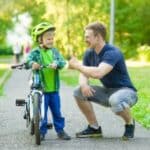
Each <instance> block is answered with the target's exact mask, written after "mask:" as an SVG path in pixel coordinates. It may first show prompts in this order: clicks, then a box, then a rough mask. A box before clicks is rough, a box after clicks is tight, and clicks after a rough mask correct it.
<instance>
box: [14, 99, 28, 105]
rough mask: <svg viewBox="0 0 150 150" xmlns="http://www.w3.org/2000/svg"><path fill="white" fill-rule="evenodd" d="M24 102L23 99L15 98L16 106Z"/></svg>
mask: <svg viewBox="0 0 150 150" xmlns="http://www.w3.org/2000/svg"><path fill="white" fill-rule="evenodd" d="M25 103H26V102H25V100H24V99H16V106H24V105H25Z"/></svg>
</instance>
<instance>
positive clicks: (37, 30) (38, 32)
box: [31, 22, 55, 42]
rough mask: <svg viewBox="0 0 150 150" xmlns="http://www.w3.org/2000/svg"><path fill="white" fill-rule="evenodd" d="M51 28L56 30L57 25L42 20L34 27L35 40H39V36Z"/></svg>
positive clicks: (33, 36)
mask: <svg viewBox="0 0 150 150" xmlns="http://www.w3.org/2000/svg"><path fill="white" fill-rule="evenodd" d="M49 29H52V30H55V27H54V26H53V25H52V24H50V23H48V22H42V23H40V24H38V25H36V26H35V27H33V29H32V31H31V36H32V39H33V41H34V42H37V39H38V36H39V35H41V34H43V33H44V32H45V31H47V30H49Z"/></svg>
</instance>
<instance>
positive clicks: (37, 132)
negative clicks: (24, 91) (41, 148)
mask: <svg viewBox="0 0 150 150" xmlns="http://www.w3.org/2000/svg"><path fill="white" fill-rule="evenodd" d="M40 99H41V95H40V94H39V93H34V95H33V100H34V101H33V115H34V134H35V143H36V144H37V145H40V144H41V139H40V127H39V124H40V109H39V108H40Z"/></svg>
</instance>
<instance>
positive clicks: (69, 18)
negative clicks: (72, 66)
mask: <svg viewBox="0 0 150 150" xmlns="http://www.w3.org/2000/svg"><path fill="white" fill-rule="evenodd" d="M115 3H116V4H115V5H116V7H115V12H116V13H115V44H116V45H117V46H119V47H120V48H121V49H122V51H123V53H124V54H125V56H126V58H130V57H135V56H137V55H138V54H139V53H138V52H137V48H138V47H139V46H141V45H150V36H149V35H150V26H149V24H150V19H149V18H150V11H149V7H150V1H149V0H143V1H141V0H132V1H129V0H121V1H120V0H116V1H115ZM81 5H82V7H81ZM0 6H1V11H0V22H1V28H0V33H1V34H0V43H1V45H0V53H5V48H6V47H7V49H9V50H7V51H6V52H7V53H8V52H9V51H10V48H9V47H8V45H7V42H6V41H5V39H6V33H7V30H8V29H11V28H13V27H14V25H15V24H14V22H13V21H12V18H13V17H14V16H17V15H19V14H21V13H25V12H29V14H30V15H31V16H32V19H33V22H32V26H34V25H35V24H37V23H39V22H41V21H45V20H46V21H50V22H52V23H54V24H55V25H56V27H57V34H56V44H57V47H58V48H60V49H61V51H62V53H63V54H64V55H65V56H66V55H68V53H69V54H70V53H75V54H76V55H77V56H79V57H81V56H82V54H83V51H84V49H85V45H84V35H83V29H84V26H85V25H86V24H88V23H89V22H92V21H97V20H98V21H101V22H103V23H105V25H106V26H107V29H108V37H109V25H110V21H109V20H110V18H109V17H110V0H106V1H104V0H76V1H74V0H63V1H60V0H51V1H49V0H32V1H31V0H24V1H20V0H1V1H0ZM32 26H31V28H32ZM31 28H30V29H31ZM137 58H138V57H137Z"/></svg>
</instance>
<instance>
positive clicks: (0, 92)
mask: <svg viewBox="0 0 150 150" xmlns="http://www.w3.org/2000/svg"><path fill="white" fill-rule="evenodd" d="M7 70H8V69H1V68H0V78H1V77H2V76H3V75H4V73H5V72H6V71H7ZM10 75H11V72H10V73H9V74H8V76H7V77H6V78H5V80H4V81H3V83H2V84H1V85H0V96H2V95H3V86H4V84H5V82H6V81H7V79H8V78H9V77H10Z"/></svg>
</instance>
